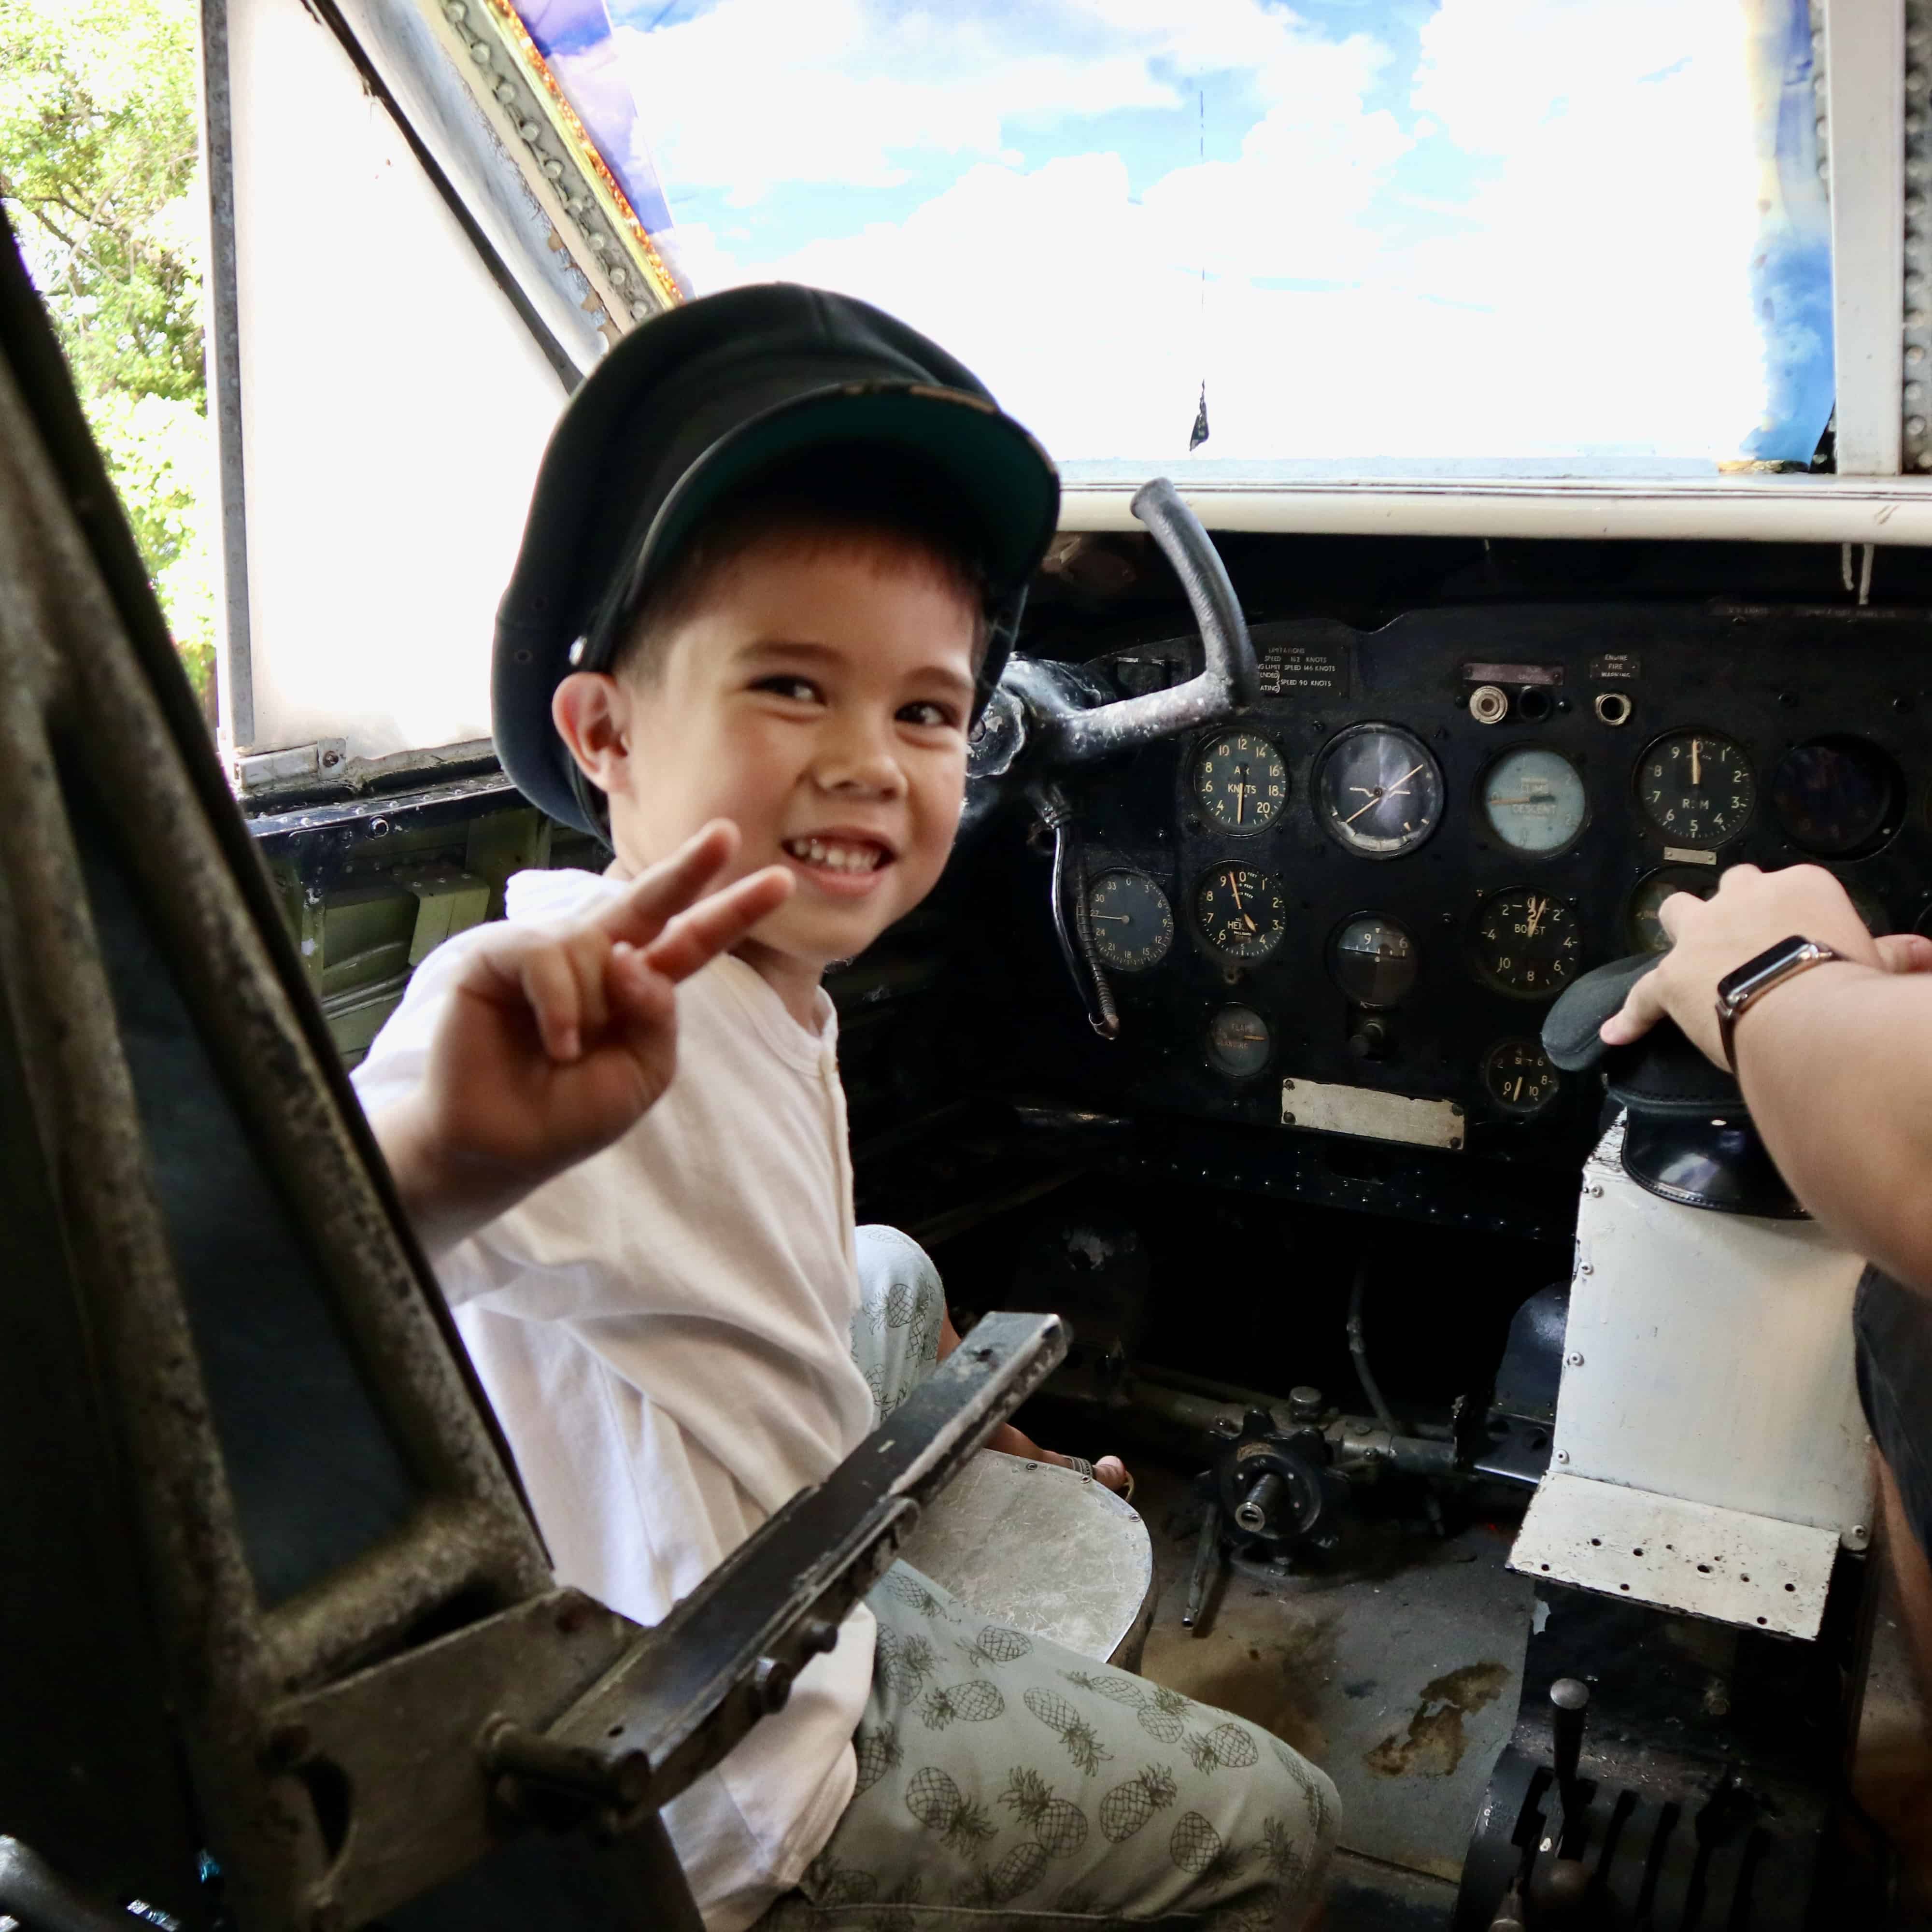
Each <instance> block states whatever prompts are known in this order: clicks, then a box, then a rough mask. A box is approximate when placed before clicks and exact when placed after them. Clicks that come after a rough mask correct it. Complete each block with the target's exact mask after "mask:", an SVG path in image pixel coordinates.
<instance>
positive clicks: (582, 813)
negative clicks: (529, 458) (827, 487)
mask: <svg viewBox="0 0 1932 1932" xmlns="http://www.w3.org/2000/svg"><path fill="white" fill-rule="evenodd" d="M853 443H869V444H874V445H877V446H878V447H879V448H880V449H881V450H882V451H883V452H892V453H895V454H896V455H898V456H899V457H901V458H910V460H913V461H915V462H918V463H929V464H930V465H931V466H932V468H933V469H934V471H935V472H936V474H937V475H938V478H939V479H940V481H941V485H942V487H944V488H945V489H946V490H947V491H948V492H949V493H950V494H951V495H952V496H953V497H954V498H955V499H956V501H957V502H958V504H959V514H960V517H961V520H962V523H963V524H964V525H965V526H966V529H967V532H968V535H969V537H970V538H971V542H972V545H973V547H974V548H976V549H977V553H978V556H979V559H980V565H981V568H982V569H983V572H984V574H985V577H986V585H987V591H988V606H989V613H988V614H989V618H990V619H991V622H990V624H989V642H988V648H987V653H986V661H985V663H984V664H982V666H981V667H980V690H979V697H978V703H979V705H983V704H984V703H985V701H986V697H988V696H989V694H991V692H992V688H993V686H994V685H995V684H996V683H997V682H998V681H999V676H1000V672H1001V669H1002V668H1003V667H1004V664H1005V661H1006V656H1007V650H1008V649H1009V648H1010V645H1011V643H1012V631H1013V628H1014V626H1015V625H1016V622H1017V621H1018V615H1019V604H1020V603H1021V601H1022V600H1023V599H1024V598H1025V593H1026V586H1027V583H1028V580H1030V579H1031V577H1032V575H1033V573H1034V571H1035V570H1036V569H1037V568H1038V566H1039V564H1040V559H1041V558H1042V557H1043V556H1044V555H1045V554H1046V547H1047V544H1049V542H1050V541H1052V536H1053V532H1054V527H1055V523H1057V521H1058V517H1059V513H1060V480H1059V477H1058V474H1057V472H1055V469H1054V466H1053V463H1052V460H1051V459H1050V458H1049V457H1048V455H1047V454H1046V452H1045V451H1044V450H1043V449H1041V448H1040V445H1039V444H1038V443H1036V442H1035V441H1034V439H1033V438H1032V437H1031V436H1029V435H1028V434H1027V432H1026V431H1025V430H1024V429H1022V428H1021V427H1020V425H1019V424H1018V423H1017V422H1015V421H1014V420H1013V418H1011V417H1010V416H1006V415H1004V414H1003V413H1001V410H1000V409H999V407H998V405H997V404H995V402H994V401H993V399H992V396H991V395H989V393H988V392H987V390H986V386H985V385H984V384H983V383H981V382H980V380H979V379H978V378H977V377H976V376H974V374H973V373H972V372H971V371H970V370H969V369H968V368H966V367H965V365H964V364H963V363H961V362H958V361H956V359H954V358H953V357H952V356H949V355H947V353H946V352H945V350H943V349H941V348H940V347H938V344H936V343H933V342H931V341H928V340H927V339H926V337H924V336H922V335H920V334H919V332H917V331H916V329H908V328H907V326H905V325H904V323H901V322H898V321H895V320H894V319H893V318H892V317H890V316H889V315H887V314H884V313H883V311H881V310H879V309H876V308H872V307H871V305H869V304H868V303H865V302H859V301H856V300H854V299H853V298H852V297H851V296H841V295H832V294H829V293H826V292H825V291H823V290H818V289H808V288H800V287H796V286H793V285H792V284H787V283H766V284H761V285H760V286H758V287H752V288H745V289H733V290H727V292H725V293H723V294H721V295H715V296H705V297H703V299H700V300H699V301H697V302H688V303H686V304H685V305H683V306H682V308H676V309H673V310H672V311H670V313H669V314H666V315H662V316H659V317H656V318H655V319H654V320H652V321H650V322H648V323H645V324H644V325H643V326H642V327H641V328H639V329H634V330H633V331H632V332H631V333H630V334H629V335H627V336H625V338H623V340H622V341H621V342H619V344H617V346H616V347H615V348H614V349H613V350H611V351H610V354H609V355H607V356H606V357H605V358H604V360H603V362H601V363H600V364H599V365H598V367H597V368H596V369H595V371H593V372H592V374H591V376H590V377H589V380H588V381H586V383H584V384H583V387H582V388H580V389H579V390H578V391H577V393H576V395H574V396H573V397H572V398H571V401H570V404H569V406H568V407H567V408H566V409H565V411H564V413H563V416H562V419H561V421H560V422H559V423H558V425H557V427H556V430H555V431H554V432H553V434H552V435H551V437H550V445H549V447H548V448H547V449H546V450H545V451H544V459H543V463H542V466H541V468H540V469H538V472H537V482H536V489H535V493H534V495H533V496H532V499H531V503H530V513H529V520H528V522H527V523H526V525H525V526H524V529H523V544H522V547H521V548H520V550H519V551H518V553H517V564H516V568H515V571H514V574H512V576H511V579H510V584H509V588H508V589H507V590H506V591H505V592H504V593H503V599H502V603H501V604H499V606H498V607H497V611H496V649H495V654H494V658H493V664H492V667H491V676H490V712H491V718H492V722H493V726H494V729H495V732H496V751H497V755H498V756H499V757H500V758H501V759H502V763H503V769H504V770H505V772H508V774H509V775H510V777H511V779H512V780H513V781H514V782H515V784H516V785H517V788H518V789H519V790H520V791H522V792H523V794H524V795H525V796H526V797H527V798H529V799H530V800H531V801H532V802H533V803H534V804H535V805H539V806H541V808H543V810H544V811H547V812H548V813H549V814H550V816H551V817H553V818H558V819H561V820H563V821H564V822H565V823H567V824H571V825H574V826H578V827H579V828H580V829H583V830H584V831H587V832H599V830H600V828H599V827H598V826H596V825H595V824H594V823H592V817H591V814H589V812H588V811H586V808H585V805H584V802H583V800H582V799H580V797H579V796H578V793H577V787H576V785H575V784H574V782H573V778H572V766H571V759H570V754H569V753H568V751H566V750H565V748H564V745H563V743H562V740H561V739H559V737H558V736H557V734H556V727H554V726H553V724H552V723H551V722H550V698H551V696H552V694H553V693H554V691H556V687H557V685H558V684H559V682H561V681H562V679H563V678H564V676H565V675H566V674H567V673H568V672H569V671H571V670H573V669H583V670H598V669H601V667H603V666H604V664H607V663H608V662H609V661H610V655H611V653H612V652H613V651H614V649H616V644H617V643H618V640H619V637H621V635H622V628H623V625H624V623H625V619H627V618H628V616H629V615H630V613H631V612H632V611H633V610H634V609H635V608H636V607H637V601H638V599H639V598H640V596H641V595H643V592H644V591H645V589H646V588H647V587H648V586H649V583H650V581H651V580H652V577H654V576H655V574H656V573H657V572H658V571H659V570H661V568H663V567H664V565H665V564H666V563H667V562H668V561H669V560H670V559H671V558H672V557H673V556H675V555H676V553H677V551H678V550H679V546H680V545H681V544H682V543H683V542H684V541H685V539H686V538H688V537H689V535H691V532H692V531H693V529H694V528H695V527H696V526H697V524H698V523H699V522H700V520H702V519H703V517H704V515H705V514H706V512H707V511H709V510H710V509H711V508H712V507H713V506H714V505H716V504H717V503H718V502H720V501H721V499H722V498H723V497H724V496H725V495H726V494H727V493H728V492H730V491H731V490H733V489H735V488H736V487H739V486H740V485H741V484H745V483H746V482H748V481H750V480H751V478H753V477H754V476H755V475H757V474H758V473H759V472H760V471H762V470H763V469H768V468H769V467H770V466H772V464H774V463H777V462H779V461H781V460H784V459H785V458H790V457H795V456H797V455H801V454H803V453H805V452H809V451H810V450H811V449H814V448H817V447H822V446H827V445H831V444H841V445H847V444H853ZM580 639H581V640H583V643H582V647H581V649H577V646H578V640H580ZM573 649H577V658H576V660H575V661H574V663H573V661H572V658H571V652H572V651H573ZM976 715H977V707H976Z"/></svg>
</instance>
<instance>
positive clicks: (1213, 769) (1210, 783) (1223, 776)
mask: <svg viewBox="0 0 1932 1932" xmlns="http://www.w3.org/2000/svg"><path fill="white" fill-rule="evenodd" d="M1193 791H1194V796H1195V798H1196V801H1197V802H1199V805H1200V807H1201V809H1202V811H1204V812H1205V814H1207V815H1208V817H1209V818H1210V819H1211V820H1213V821H1214V823H1215V824H1217V826H1220V828H1221V829H1222V830H1223V831H1224V832H1265V831H1266V830H1267V829H1268V827H1269V826H1271V825H1272V824H1273V823H1274V822H1275V820H1276V819H1277V817H1280V814H1281V810H1282V808H1283V806H1284V805H1286V804H1287V802H1288V767H1287V766H1286V764H1284V763H1283V762H1282V756H1281V754H1280V752H1279V751H1277V750H1276V749H1275V748H1274V745H1271V744H1270V743H1269V742H1268V740H1267V739H1265V738H1264V737H1262V736H1259V735H1258V734H1257V733H1255V732H1253V731H1229V732H1227V733H1224V734H1223V735H1222V736H1220V737H1217V738H1210V739H1208V741H1207V742H1206V743H1205V744H1204V745H1202V747H1201V748H1200V749H1199V751H1197V752H1196V754H1195V757H1194V772H1193Z"/></svg>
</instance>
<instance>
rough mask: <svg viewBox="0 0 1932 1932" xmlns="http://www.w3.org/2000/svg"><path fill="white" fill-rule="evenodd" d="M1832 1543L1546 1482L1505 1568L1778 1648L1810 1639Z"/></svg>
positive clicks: (1617, 1490) (1713, 1513)
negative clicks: (1712, 1623)
mask: <svg viewBox="0 0 1932 1932" xmlns="http://www.w3.org/2000/svg"><path fill="white" fill-rule="evenodd" d="M1837 1555H1838V1537H1837V1535H1835V1533H1834V1532H1832V1531H1831V1530H1829V1529H1811V1528H1808V1526H1805V1524H1802V1523H1781V1522H1780V1521H1779V1520H1778V1519H1777V1518H1775V1517H1763V1516H1750V1515H1747V1514H1745V1513H1744V1512H1743V1511H1739V1510H1726V1509H1714V1508H1712V1506H1711V1505H1709V1504H1708V1503H1692V1502H1681V1501H1679V1500H1678V1499H1676V1498H1675V1497H1671V1496H1653V1495H1652V1494H1650V1493H1649V1492H1648V1491H1646V1490H1631V1489H1625V1488H1624V1487H1621V1486H1620V1485H1619V1484H1615V1483H1592V1482H1588V1481H1585V1480H1584V1479H1583V1478H1580V1477H1577V1476H1568V1475H1560V1474H1559V1475H1550V1476H1547V1477H1546V1478H1544V1481H1543V1483H1542V1485H1541V1487H1539V1488H1538V1490H1537V1493H1536V1495H1535V1497H1534V1498H1533V1499H1532V1501H1531V1503H1530V1505H1529V1511H1528V1513H1527V1514H1526V1515H1525V1517H1523V1528H1522V1529H1521V1530H1520V1531H1519V1532H1517V1540H1516V1547H1514V1549H1513V1550H1511V1552H1510V1568H1511V1569H1513V1570H1520V1571H1523V1572H1524V1573H1525V1574H1526V1575H1529V1576H1532V1577H1549V1578H1550V1579H1551V1580H1553V1581H1554V1582H1556V1583H1575V1584H1579V1585H1580V1586H1582V1587H1583V1588H1584V1589H1589V1590H1600V1591H1601V1592H1603V1593H1604V1595H1605V1596H1607V1597H1628V1598H1630V1599H1631V1601H1632V1602H1633V1603H1639V1604H1656V1605H1658V1606H1660V1607H1661V1608H1663V1609H1665V1610H1685V1611H1688V1612H1689V1613H1691V1615H1692V1616H1700V1617H1715V1618H1716V1619H1718V1620H1719V1621H1720V1622H1724V1623H1730V1624H1742V1625H1744V1626H1745V1628H1747V1629H1754V1630H1769V1631H1776V1632H1777V1633H1778V1634H1779V1635H1781V1636H1783V1637H1816V1636H1817V1634H1818V1629H1819V1626H1820V1624H1822V1623H1823V1621H1824V1616H1825V1596H1826V1591H1827V1590H1828V1589H1829V1587H1830V1585H1831V1581H1832V1562H1833V1560H1834V1559H1835V1557H1836V1556H1837Z"/></svg>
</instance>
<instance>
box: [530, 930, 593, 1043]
mask: <svg viewBox="0 0 1932 1932" xmlns="http://www.w3.org/2000/svg"><path fill="white" fill-rule="evenodd" d="M517 983H518V985H519V986H521V987H522V989H523V998H525V999H526V1001H529V1008H530V1013H531V1016H532V1018H533V1019H535V1022H536V1024H537V1037H538V1039H539V1040H541V1041H542V1042H543V1048H544V1052H546V1053H547V1054H548V1055H550V1058H551V1059H553V1060H561V1061H572V1060H574V1059H576V1058H577V1055H579V1054H580V1053H581V1052H583V1007H582V1004H581V998H580V989H579V987H578V984H577V974H576V973H575V972H574V971H573V970H572V968H571V962H570V959H569V957H568V955H567V954H566V953H565V950H564V949H563V948H562V947H560V946H539V947H534V948H532V950H531V951H529V952H528V953H526V954H524V956H523V958H522V959H521V960H520V961H519V962H517Z"/></svg>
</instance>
